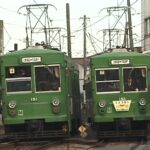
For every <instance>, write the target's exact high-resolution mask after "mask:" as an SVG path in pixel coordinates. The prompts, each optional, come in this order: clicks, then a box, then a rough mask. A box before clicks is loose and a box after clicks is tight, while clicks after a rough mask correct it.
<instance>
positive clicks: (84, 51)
mask: <svg viewBox="0 0 150 150" xmlns="http://www.w3.org/2000/svg"><path fill="white" fill-rule="evenodd" d="M86 19H87V18H86V15H84V17H83V20H84V23H83V39H84V42H83V53H84V55H83V57H84V83H85V76H86Z"/></svg>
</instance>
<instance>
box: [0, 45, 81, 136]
mask: <svg viewBox="0 0 150 150" xmlns="http://www.w3.org/2000/svg"><path fill="white" fill-rule="evenodd" d="M0 59H1V79H2V85H1V86H2V117H3V123H4V127H5V133H6V134H9V133H13V134H15V133H19V134H21V133H22V134H24V133H31V135H33V134H32V133H39V135H44V133H46V134H48V136H51V137H61V136H66V135H69V134H70V133H71V132H72V131H75V130H76V129H77V126H78V125H77V124H78V123H79V120H80V97H79V95H80V93H79V72H78V68H77V66H76V65H75V64H74V63H73V61H72V60H71V59H70V58H68V57H67V56H66V55H65V54H64V53H63V52H60V51H58V50H53V49H43V48H37V47H34V48H27V49H23V50H19V51H15V52H11V53H7V54H5V55H3V56H1V58H0ZM46 136H47V135H46Z"/></svg>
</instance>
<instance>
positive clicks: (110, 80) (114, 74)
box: [96, 68, 120, 92]
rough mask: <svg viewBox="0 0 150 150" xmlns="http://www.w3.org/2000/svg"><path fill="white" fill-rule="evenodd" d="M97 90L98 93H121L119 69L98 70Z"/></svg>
mask: <svg viewBox="0 0 150 150" xmlns="http://www.w3.org/2000/svg"><path fill="white" fill-rule="evenodd" d="M96 88H97V92H119V91H120V80H119V69H116V68H114V69H97V70H96Z"/></svg>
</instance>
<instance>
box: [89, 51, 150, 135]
mask: <svg viewBox="0 0 150 150" xmlns="http://www.w3.org/2000/svg"><path fill="white" fill-rule="evenodd" d="M90 68H91V82H92V83H91V84H92V85H91V86H92V106H91V107H92V108H93V109H92V122H93V126H94V129H95V130H96V131H97V133H98V136H99V137H106V138H107V137H108V138H109V137H121V136H125V137H128V136H145V134H146V133H148V129H149V127H150V126H149V125H150V89H149V88H150V87H149V85H150V56H148V55H146V54H142V53H137V52H108V53H103V54H99V55H96V56H92V57H91V62H90Z"/></svg>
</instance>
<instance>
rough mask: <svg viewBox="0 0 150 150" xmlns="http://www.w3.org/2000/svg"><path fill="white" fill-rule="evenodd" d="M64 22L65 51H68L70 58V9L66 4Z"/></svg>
mask: <svg viewBox="0 0 150 150" xmlns="http://www.w3.org/2000/svg"><path fill="white" fill-rule="evenodd" d="M66 22H67V49H68V56H69V57H70V58H71V57H72V53H71V32H70V9H69V4H68V3H67V4H66Z"/></svg>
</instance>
